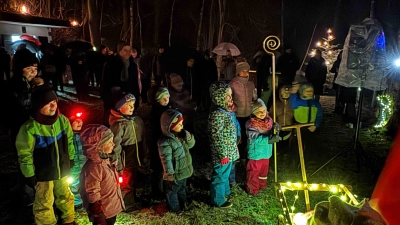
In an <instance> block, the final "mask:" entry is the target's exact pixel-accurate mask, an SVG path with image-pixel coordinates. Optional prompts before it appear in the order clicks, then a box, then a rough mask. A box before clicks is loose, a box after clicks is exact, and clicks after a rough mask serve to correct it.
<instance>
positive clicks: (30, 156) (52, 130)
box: [15, 114, 75, 181]
mask: <svg viewBox="0 0 400 225" xmlns="http://www.w3.org/2000/svg"><path fill="white" fill-rule="evenodd" d="M15 145H16V148H17V151H18V161H19V165H20V168H21V171H22V174H23V175H24V176H25V177H32V176H36V178H37V180H38V181H51V180H58V179H61V178H62V177H65V176H67V175H69V170H70V160H73V159H74V155H75V148H74V144H73V133H72V128H71V125H70V123H69V121H68V119H67V118H66V117H65V116H64V115H61V114H60V116H59V117H58V119H57V120H56V121H55V122H54V123H53V124H52V125H43V124H40V123H38V122H37V121H36V120H34V119H33V118H30V119H29V120H28V121H27V122H25V123H24V124H23V125H22V126H21V128H20V130H19V133H18V135H17V139H16V143H15Z"/></svg>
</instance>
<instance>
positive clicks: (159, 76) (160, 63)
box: [152, 45, 167, 86]
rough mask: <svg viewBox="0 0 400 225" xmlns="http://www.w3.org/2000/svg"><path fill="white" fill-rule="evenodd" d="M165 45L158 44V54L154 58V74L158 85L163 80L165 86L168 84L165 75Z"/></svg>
mask: <svg viewBox="0 0 400 225" xmlns="http://www.w3.org/2000/svg"><path fill="white" fill-rule="evenodd" d="M164 51H165V49H164V47H163V46H161V45H160V46H158V50H157V54H156V55H155V56H154V58H153V63H152V67H153V76H154V81H155V82H156V85H160V84H161V82H163V84H164V86H167V78H166V76H165V57H164Z"/></svg>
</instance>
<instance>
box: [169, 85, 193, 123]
mask: <svg viewBox="0 0 400 225" xmlns="http://www.w3.org/2000/svg"><path fill="white" fill-rule="evenodd" d="M168 91H169V94H170V97H169V101H170V102H171V108H172V109H175V110H177V111H179V112H180V113H182V115H183V118H185V121H184V124H187V123H189V122H191V121H192V119H193V117H194V116H195V114H196V110H195V108H196V102H194V101H193V100H191V99H190V94H189V92H188V91H187V90H182V91H181V92H177V91H176V90H175V89H174V88H172V87H170V88H168Z"/></svg>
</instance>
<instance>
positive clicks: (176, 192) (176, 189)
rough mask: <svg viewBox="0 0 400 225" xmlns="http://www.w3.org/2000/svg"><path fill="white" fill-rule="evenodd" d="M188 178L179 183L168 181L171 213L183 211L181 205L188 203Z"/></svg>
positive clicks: (167, 190) (178, 181)
mask: <svg viewBox="0 0 400 225" xmlns="http://www.w3.org/2000/svg"><path fill="white" fill-rule="evenodd" d="M186 180H187V179H186V178H185V179H182V180H177V181H166V182H165V183H166V194H167V200H168V204H169V209H170V211H171V212H177V211H179V210H181V207H180V206H179V203H181V205H182V207H183V204H184V203H185V202H186V201H187V196H186Z"/></svg>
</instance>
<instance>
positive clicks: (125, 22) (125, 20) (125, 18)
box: [120, 0, 130, 41]
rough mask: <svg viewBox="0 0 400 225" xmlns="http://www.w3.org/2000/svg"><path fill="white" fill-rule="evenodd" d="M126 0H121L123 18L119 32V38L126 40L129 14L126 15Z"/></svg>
mask: <svg viewBox="0 0 400 225" xmlns="http://www.w3.org/2000/svg"><path fill="white" fill-rule="evenodd" d="M127 1H128V0H122V19H123V24H122V28H121V34H120V39H121V40H124V41H126V40H127V36H128V31H129V24H130V23H129V15H128V11H129V9H128V7H129V6H128V2H127Z"/></svg>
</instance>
